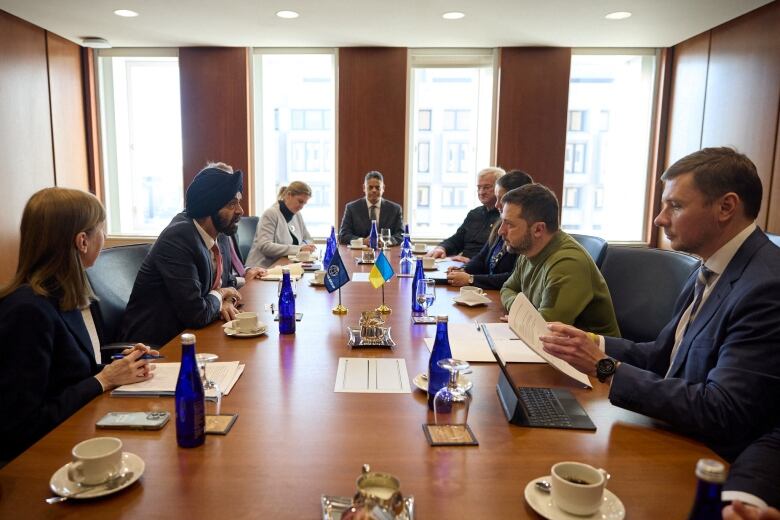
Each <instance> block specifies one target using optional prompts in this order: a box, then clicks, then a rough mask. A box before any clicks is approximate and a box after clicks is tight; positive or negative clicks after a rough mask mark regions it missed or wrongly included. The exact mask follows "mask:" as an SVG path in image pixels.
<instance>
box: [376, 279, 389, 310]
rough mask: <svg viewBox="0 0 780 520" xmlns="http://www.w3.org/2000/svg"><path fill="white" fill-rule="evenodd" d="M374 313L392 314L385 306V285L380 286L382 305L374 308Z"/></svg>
mask: <svg viewBox="0 0 780 520" xmlns="http://www.w3.org/2000/svg"><path fill="white" fill-rule="evenodd" d="M376 312H379V313H381V314H390V313H392V312H393V309H391V308H390V307H389V306H387V305H385V284H382V305H380V306H379V307H377V308H376Z"/></svg>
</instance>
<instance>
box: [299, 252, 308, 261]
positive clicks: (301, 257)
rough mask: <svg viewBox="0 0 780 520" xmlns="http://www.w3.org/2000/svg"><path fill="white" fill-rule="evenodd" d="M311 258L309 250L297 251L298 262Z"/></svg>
mask: <svg viewBox="0 0 780 520" xmlns="http://www.w3.org/2000/svg"><path fill="white" fill-rule="evenodd" d="M310 260H311V251H298V261H299V262H309V261H310Z"/></svg>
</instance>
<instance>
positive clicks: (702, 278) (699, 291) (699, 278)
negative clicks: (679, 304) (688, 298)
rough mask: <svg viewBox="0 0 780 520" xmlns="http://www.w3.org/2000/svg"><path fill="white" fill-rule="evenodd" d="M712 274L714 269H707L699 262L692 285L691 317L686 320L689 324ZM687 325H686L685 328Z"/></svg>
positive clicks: (694, 315)
mask: <svg viewBox="0 0 780 520" xmlns="http://www.w3.org/2000/svg"><path fill="white" fill-rule="evenodd" d="M713 274H715V273H714V271H711V270H710V269H708V268H707V266H706V265H704V264H701V267H699V272H698V274H697V275H696V284H695V285H694V287H693V305H691V317H690V319H689V320H688V325H690V324H691V322H692V321H693V319H694V318H695V317H696V312H697V311H698V310H699V306H700V305H701V298H702V295H704V288H705V287H707V283H708V282H709V281H710V277H712V275H713ZM687 327H688V326H687V325H686V329H687Z"/></svg>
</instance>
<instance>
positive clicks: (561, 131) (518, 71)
mask: <svg viewBox="0 0 780 520" xmlns="http://www.w3.org/2000/svg"><path fill="white" fill-rule="evenodd" d="M570 68H571V49H569V48H568V47H513V48H504V49H501V71H500V74H501V77H500V83H499V93H498V139H497V142H496V145H497V150H496V163H497V164H498V165H499V166H501V167H503V168H505V169H507V170H509V169H513V168H520V169H522V170H525V171H526V172H528V173H530V174H531V176H532V177H533V178H534V180H535V181H537V182H540V183H542V184H545V185H546V186H548V187H549V188H550V189H551V190H553V191H554V192H555V194H556V195H557V196H558V198H559V199H560V198H561V195H562V193H563V163H564V154H565V151H566V115H567V111H568V106H569V72H570Z"/></svg>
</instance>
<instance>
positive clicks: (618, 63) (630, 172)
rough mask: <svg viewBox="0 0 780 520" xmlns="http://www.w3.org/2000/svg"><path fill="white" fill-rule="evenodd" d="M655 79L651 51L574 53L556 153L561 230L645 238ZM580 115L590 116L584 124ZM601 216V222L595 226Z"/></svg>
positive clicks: (609, 237)
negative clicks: (560, 166)
mask: <svg viewBox="0 0 780 520" xmlns="http://www.w3.org/2000/svg"><path fill="white" fill-rule="evenodd" d="M655 83H656V54H655V51H653V50H644V49H631V50H626V51H619V52H615V51H614V50H609V51H608V52H607V51H606V50H605V51H604V52H603V53H599V52H595V51H587V53H586V52H585V51H576V50H575V51H574V53H573V55H572V62H571V75H570V84H569V124H568V132H567V135H566V151H565V157H564V178H563V183H564V199H565V200H564V201H563V204H562V206H563V211H562V227H563V228H564V229H578V230H579V231H581V232H583V233H585V234H589V233H591V234H594V235H598V236H601V237H603V238H606V239H608V240H620V241H628V242H631V241H637V242H639V241H644V240H645V225H644V224H645V210H646V206H647V185H648V175H649V170H650V168H649V158H650V153H649V151H650V150H649V149H650V136H651V132H652V124H653V117H652V114H653V105H654V96H655ZM578 113H581V114H582V115H577V114H578ZM588 116H593V120H592V121H590V122H589V121H588ZM577 187H582V188H583V189H582V191H581V192H580V194H579V195H577V197H576V199H577V200H576V205H573V204H570V203H571V202H572V201H573V200H572V199H569V197H574V195H569V191H568V189H569V188H577ZM585 187H587V189H585ZM582 193H588V194H589V193H593V194H594V195H593V198H592V199H589V200H590V201H592V202H588V203H582V202H583V201H582V200H580V199H581V195H582ZM588 197H590V195H588ZM605 222H608V223H609V225H604V226H603V227H602V228H599V227H598V226H599V225H601V224H602V223H605ZM575 226H576V228H575Z"/></svg>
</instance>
